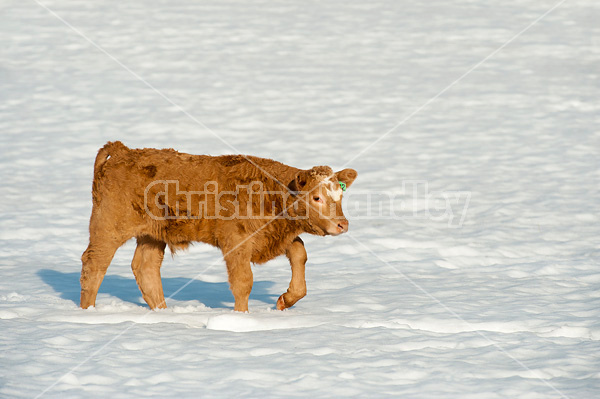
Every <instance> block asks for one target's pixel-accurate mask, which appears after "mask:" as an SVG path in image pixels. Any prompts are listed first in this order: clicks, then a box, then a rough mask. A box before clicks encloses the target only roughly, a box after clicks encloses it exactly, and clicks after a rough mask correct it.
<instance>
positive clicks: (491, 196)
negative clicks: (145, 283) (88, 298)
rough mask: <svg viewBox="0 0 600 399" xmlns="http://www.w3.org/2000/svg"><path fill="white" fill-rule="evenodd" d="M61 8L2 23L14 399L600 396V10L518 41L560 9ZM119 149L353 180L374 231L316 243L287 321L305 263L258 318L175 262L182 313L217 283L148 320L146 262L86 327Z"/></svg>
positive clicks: (1, 360) (116, 272) (8, 13)
mask: <svg viewBox="0 0 600 399" xmlns="http://www.w3.org/2000/svg"><path fill="white" fill-rule="evenodd" d="M43 4H44V5H45V6H46V7H48V8H49V9H51V10H52V11H53V12H54V13H55V15H53V14H52V13H51V12H50V11H49V10H47V9H45V8H44V7H43V6H42V5H41V3H37V2H36V1H35V0H33V1H22V0H7V1H4V2H2V3H1V4H0V49H1V50H0V198H1V200H0V331H1V334H0V348H1V349H0V396H1V397H6V398H13V397H15V398H21V397H44V398H64V397H103V398H104V397H111V398H115V399H116V398H128V397H133V396H156V397H178V398H191V397H240V396H241V397H283V396H292V397H312V398H320V397H336V398H341V397H367V396H368V397H386V396H388V397H392V396H393V397H402V398H517V397H518V398H532V399H533V398H558V397H565V398H566V397H568V398H593V397H598V396H599V395H600V289H599V288H600V270H599V266H600V261H599V256H600V246H599V244H598V239H599V238H600V223H599V222H600V193H599V188H600V172H599V171H600V130H599V129H598V126H600V102H599V98H600V41H599V38H600V25H598V18H599V15H600V4H599V3H598V2H594V1H589V0H566V1H564V2H563V3H562V4H560V5H559V6H558V7H556V8H555V9H554V10H552V11H551V12H550V13H548V14H547V15H546V16H544V17H543V18H542V19H540V20H539V21H538V22H537V23H536V24H534V25H533V26H531V27H530V28H529V29H528V30H526V31H525V32H523V33H522V34H521V35H520V36H518V37H516V38H515V36H516V35H517V34H518V33H519V32H521V31H522V30H524V29H525V28H527V27H528V26H529V25H530V24H531V23H532V22H534V21H536V19H538V18H539V17H541V16H542V15H543V14H544V13H546V12H547V11H548V10H550V9H551V8H552V7H553V6H555V5H556V4H557V3H556V2H554V1H550V0H518V1H517V0H508V1H506V0H505V1H493V2H490V1H475V0H470V1H469V0H464V1H447V0H444V1H441V0H432V1H426V2H412V1H369V2H352V3H349V2H342V1H328V2H322V3H320V2H281V1H264V2H252V3H251V4H250V3H248V2H243V1H239V0H232V1H225V2H222V1H219V2H216V1H214V2H213V1H208V2H199V1H193V0H175V1H171V0H169V1H166V0H159V1H147V2H134V3H131V2H122V1H114V0H110V1H102V2H89V1H69V2H66V1H57V0H47V1H46V0H44V1H43ZM59 18H62V19H63V21H61V20H60V19H59ZM66 23H68V24H71V25H72V27H73V28H74V29H77V30H79V31H80V33H81V34H82V35H84V36H85V37H87V38H89V39H90V40H91V41H93V42H94V43H96V44H97V45H98V46H100V47H101V48H102V49H103V50H104V51H105V52H103V51H101V50H99V49H98V48H96V47H94V46H93V45H92V44H90V42H89V41H87V40H86V39H85V38H84V37H82V36H81V35H80V34H78V33H76V32H75V31H74V30H73V29H72V28H70V27H69V26H67V25H66ZM512 38H514V40H512V41H511V42H510V43H509V44H507V45H506V46H505V47H503V48H502V49H501V50H500V51H497V52H496V50H498V49H499V48H500V47H501V46H502V45H503V44H505V43H506V42H507V41H509V40H510V39H512ZM494 52H495V53H494ZM490 55H492V56H491V57H489V58H488V59H487V60H486V61H485V62H484V63H482V64H480V65H478V66H477V68H475V69H474V70H473V71H472V72H470V73H468V74H466V73H467V72H468V71H469V70H470V69H471V68H472V67H473V66H476V65H477V64H478V63H480V62H481V61H482V60H484V59H486V57H488V56H490ZM111 57H113V58H111ZM117 60H118V62H116V61H117ZM119 63H121V65H120V64H119ZM126 68H129V69H130V71H128V70H127V69H126ZM131 72H133V73H135V74H137V75H138V76H139V77H140V78H142V79H144V80H145V81H146V82H147V84H146V83H144V82H142V81H140V79H138V78H137V77H136V76H134V75H133V74H132V73H131ZM465 74H466V75H465ZM463 75H465V76H464V77H463V78H462V79H461V80H460V81H459V82H457V83H456V84H454V85H452V86H451V87H449V88H448V86H449V85H451V84H452V83H453V82H455V81H456V79H458V78H460V77H461V76H463ZM150 86H152V87H153V88H155V90H154V89H152V88H151V87H150ZM446 88H448V90H446V91H443V90H444V89H446ZM442 91H443V93H442V94H441V95H440V96H439V97H438V98H436V99H435V100H434V101H431V102H428V101H429V100H430V99H432V98H434V97H435V96H436V95H438V94H439V93H441V92H442ZM161 94H162V96H161ZM165 97H166V98H165ZM424 104H426V106H425V107H423V108H420V107H421V106H422V105H424ZM182 110H184V111H186V112H187V113H189V114H188V115H186V114H185V113H184V112H182ZM194 119H196V120H197V121H200V122H201V123H197V122H196V121H194ZM402 121H405V123H402V124H401V125H400V126H396V125H397V124H398V123H399V122H402ZM395 126H396V128H395V129H394V130H393V131H391V132H390V133H389V134H387V135H386V136H385V137H384V138H383V139H381V140H380V141H378V142H376V143H375V144H373V143H374V142H375V140H377V139H378V138H379V137H381V136H382V135H383V134H385V133H386V132H388V131H389V130H390V129H392V128H394V127H395ZM209 129H210V130H209ZM115 139H119V140H122V141H123V142H124V143H125V144H127V145H128V146H130V147H173V148H176V149H178V150H180V151H183V152H189V153H197V154H202V153H208V154H213V155H216V154H225V153H236V152H239V153H247V154H254V155H258V156H263V157H270V158H274V159H277V160H280V161H282V162H285V163H288V164H291V165H295V166H299V167H306V168H308V167H311V166H314V165H319V164H329V165H331V166H332V167H334V168H335V169H338V168H341V167H343V166H349V167H352V168H354V169H356V170H358V172H359V177H358V179H357V181H356V183H355V185H354V186H353V187H352V188H351V189H350V191H349V193H348V198H347V199H346V201H347V205H346V207H347V211H346V213H347V215H348V216H349V218H350V232H349V233H348V234H346V235H343V236H340V237H335V238H332V237H329V238H319V237H311V236H306V237H305V242H306V246H307V250H308V253H309V263H308V265H307V282H308V291H309V293H308V296H307V297H306V298H304V299H303V300H302V301H300V302H299V303H298V304H297V305H296V306H295V307H293V308H291V309H289V310H287V311H285V312H278V311H276V310H274V305H275V301H276V299H277V297H278V296H279V295H280V294H281V293H283V292H284V291H285V289H286V288H287V284H288V282H289V278H290V272H289V267H288V265H287V263H286V261H285V259H278V260H275V261H272V262H270V263H268V264H266V265H263V266H260V267H256V268H254V273H255V281H256V283H255V287H254V290H253V292H252V295H251V298H250V299H251V301H250V312H251V313H249V314H236V313H234V312H233V311H232V308H233V297H232V296H231V294H230V292H229V289H228V286H227V283H226V272H225V268H224V265H223V262H222V261H221V256H220V253H219V251H217V250H216V249H214V248H210V247H208V246H206V245H202V244H199V245H196V246H194V247H193V248H192V249H191V250H190V251H189V252H188V253H183V254H180V255H177V256H176V257H175V258H174V259H171V258H170V257H168V258H167V259H165V262H164V265H163V268H162V272H163V280H164V287H165V294H166V295H167V296H170V295H173V294H174V293H175V292H177V291H178V290H179V289H180V288H181V287H182V286H183V285H184V284H186V283H188V282H189V280H190V279H191V278H194V277H196V278H195V279H194V280H192V281H191V282H190V283H189V285H187V286H186V287H185V288H184V289H183V290H181V291H179V292H177V293H176V294H175V295H173V297H172V298H170V299H169V300H168V301H167V304H168V306H169V308H168V309H166V310H163V311H158V312H150V311H148V309H147V307H146V305H145V303H144V302H143V300H142V299H141V295H140V293H139V291H138V290H137V287H136V284H135V281H134V278H133V275H132V273H131V270H130V266H129V263H130V261H131V257H132V255H133V245H132V244H131V243H129V244H127V245H126V246H124V247H123V248H121V249H120V250H119V251H118V253H117V256H116V257H115V259H114V261H113V263H112V265H111V267H110V268H109V270H108V274H107V276H106V278H105V280H104V283H103V285H102V287H101V289H100V294H99V297H98V301H97V307H96V309H89V310H86V311H84V310H81V309H79V308H78V306H77V305H78V299H79V282H78V279H79V272H80V260H79V257H80V256H81V253H82V252H83V250H84V249H85V247H86V245H87V239H88V237H87V223H88V218H89V214H90V210H91V196H90V190H91V171H92V163H93V159H94V156H95V153H96V151H97V149H98V148H99V147H100V146H101V145H103V144H104V143H105V142H106V141H107V140H115ZM227 143H228V144H227ZM371 144H373V145H372V146H370V145H371ZM369 146H370V147H369ZM232 147H233V148H232ZM365 149H366V150H365ZM414 181H417V182H418V183H414ZM412 187H417V188H416V189H415V192H416V195H415V194H414V193H413V190H412ZM409 188H410V189H409ZM452 192H466V193H470V200H469V202H468V209H467V212H466V215H465V218H464V220H463V223H462V224H461V223H460V218H459V216H460V215H461V210H462V209H463V208H462V206H464V205H467V203H466V198H467V197H465V196H463V197H461V198H457V201H456V204H455V205H456V208H452V209H453V210H455V212H454V213H453V215H454V218H451V215H450V214H448V213H445V212H444V210H446V209H447V208H446V202H445V201H444V200H443V199H444V197H443V193H446V194H447V195H451V194H452ZM427 193H434V196H433V197H431V199H432V200H431V201H427V197H426V194H427ZM368 195H371V196H372V198H379V199H382V202H381V204H382V207H381V209H380V208H379V203H378V202H376V201H375V202H373V201H372V202H371V203H369V202H368V199H369V198H368ZM392 197H393V199H394V202H393V205H394V210H395V217H389V210H390V206H389V204H390V202H389V198H392ZM386 198H387V199H388V200H386ZM434 199H437V201H434ZM449 202H452V201H449ZM436 207H437V208H439V209H437V210H436ZM386 212H387V213H386ZM413 212H416V215H415V214H413ZM428 214H429V217H427V216H428ZM369 215H370V216H369ZM386 215H388V216H386ZM415 216H417V217H415Z"/></svg>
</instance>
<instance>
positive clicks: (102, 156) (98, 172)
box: [92, 141, 129, 213]
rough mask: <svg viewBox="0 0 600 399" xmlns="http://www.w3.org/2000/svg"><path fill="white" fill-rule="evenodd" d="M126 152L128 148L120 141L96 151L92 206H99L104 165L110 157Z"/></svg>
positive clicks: (107, 144)
mask: <svg viewBox="0 0 600 399" xmlns="http://www.w3.org/2000/svg"><path fill="white" fill-rule="evenodd" d="M126 151H129V148H127V147H125V145H124V144H123V143H121V142H120V141H109V142H108V143H106V145H105V146H104V147H102V148H100V151H98V155H96V161H95V162H94V181H93V183H92V200H93V202H94V205H98V204H100V202H101V200H102V198H101V196H102V195H101V190H100V186H101V180H102V176H103V175H104V171H103V167H104V164H105V163H106V161H108V159H109V158H110V157H114V156H116V155H119V154H123V153H125V152H126ZM92 213H93V212H92Z"/></svg>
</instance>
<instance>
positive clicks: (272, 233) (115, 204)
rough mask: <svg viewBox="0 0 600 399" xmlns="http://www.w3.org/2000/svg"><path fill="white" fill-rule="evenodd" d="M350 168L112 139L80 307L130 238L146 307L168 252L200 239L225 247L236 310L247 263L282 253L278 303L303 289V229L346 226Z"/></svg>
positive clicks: (247, 279)
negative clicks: (287, 277)
mask: <svg viewBox="0 0 600 399" xmlns="http://www.w3.org/2000/svg"><path fill="white" fill-rule="evenodd" d="M356 175H357V173H356V171H355V170H353V169H344V170H342V171H340V172H337V173H333V171H332V170H331V168H329V167H328V166H315V167H314V168H312V169H310V170H300V169H297V168H293V167H291V166H287V165H284V164H282V163H280V162H276V161H273V160H270V159H264V158H257V157H251V156H241V155H224V156H217V157H212V156H206V155H189V154H182V153H179V152H177V151H175V150H172V149H167V150H156V149H151V148H145V149H129V148H127V147H126V146H125V145H123V144H122V143H121V142H119V141H116V142H109V143H107V144H106V145H105V146H104V147H103V148H102V149H100V151H99V152H98V156H97V157H96V162H95V165H94V181H93V187H92V197H93V208H92V216H91V218H90V244H89V246H88V248H87V249H86V250H85V252H84V253H83V256H82V258H81V260H82V263H83V267H82V270H81V307H82V308H84V309H86V308H88V307H89V306H94V305H95V302H96V295H97V293H98V289H99V288H100V284H101V283H102V280H103V278H104V275H105V273H106V270H107V269H108V266H109V264H110V262H111V260H112V258H113V256H114V254H115V252H116V250H117V249H118V248H119V247H120V246H121V245H123V244H124V243H125V242H126V241H127V240H129V239H130V238H132V237H136V239H137V248H136V250H135V254H134V256H133V261H132V262H131V268H132V269H133V274H134V275H135V279H136V281H137V284H138V286H139V288H140V290H141V292H142V295H143V297H144V300H145V301H146V302H147V303H148V305H149V306H150V308H151V309H156V308H165V307H166V304H165V299H164V295H163V289H162V282H161V278H160V266H161V263H162V260H163V256H164V253H165V247H166V246H167V245H168V246H169V248H170V250H171V251H172V252H175V251H176V250H178V249H183V248H186V247H187V246H188V245H189V244H190V242H192V241H201V242H205V243H208V244H211V245H214V246H216V247H218V248H220V249H221V251H222V252H223V256H224V258H225V262H226V264H227V272H228V275H229V283H230V288H231V291H232V292H233V296H234V298H235V310H236V311H242V312H245V311H247V310H248V297H249V295H250V291H251V290H252V282H253V280H252V269H251V267H250V265H251V263H264V262H267V261H268V260H270V259H273V258H275V257H277V256H279V255H283V254H286V256H287V257H288V259H289V260H290V264H291V267H292V280H291V282H290V285H289V288H288V290H287V292H286V293H284V294H283V295H281V296H280V297H279V299H278V300H277V309H280V310H283V309H285V308H288V307H290V306H292V305H294V304H295V303H296V302H297V301H298V300H300V299H301V298H302V297H304V296H305V295H306V282H305V279H304V266H305V263H306V259H307V257H306V251H305V249H304V244H303V242H302V240H301V239H300V237H299V235H300V234H302V233H310V234H315V235H328V234H331V235H338V234H341V233H344V232H346V231H347V230H348V221H347V220H346V218H345V217H344V215H343V213H342V208H341V199H342V187H344V190H345V187H349V186H350V185H351V184H352V182H353V181H354V179H355V178H356Z"/></svg>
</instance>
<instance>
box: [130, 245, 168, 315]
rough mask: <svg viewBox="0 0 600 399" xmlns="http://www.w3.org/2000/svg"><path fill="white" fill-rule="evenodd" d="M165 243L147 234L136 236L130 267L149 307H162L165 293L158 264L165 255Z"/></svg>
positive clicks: (164, 306)
mask: <svg viewBox="0 0 600 399" xmlns="http://www.w3.org/2000/svg"><path fill="white" fill-rule="evenodd" d="M165 246H166V244H165V243H164V242H162V241H157V240H155V239H153V238H152V237H149V236H143V237H138V238H137V247H136V249H135V254H134V255H133V260H132V261H131V269H132V270H133V274H134V275H135V281H137V285H138V287H139V288H140V291H142V297H143V298H144V301H146V303H147V304H148V306H150V309H157V308H158V309H164V308H166V307H167V304H166V303H165V295H164V293H163V288H162V281H161V278H160V266H161V264H162V261H163V258H164V255H165Z"/></svg>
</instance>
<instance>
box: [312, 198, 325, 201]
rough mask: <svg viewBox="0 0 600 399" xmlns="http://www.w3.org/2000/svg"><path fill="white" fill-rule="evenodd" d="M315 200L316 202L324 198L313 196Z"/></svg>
mask: <svg viewBox="0 0 600 399" xmlns="http://www.w3.org/2000/svg"><path fill="white" fill-rule="evenodd" d="M313 201H315V202H323V200H322V199H321V197H313Z"/></svg>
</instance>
